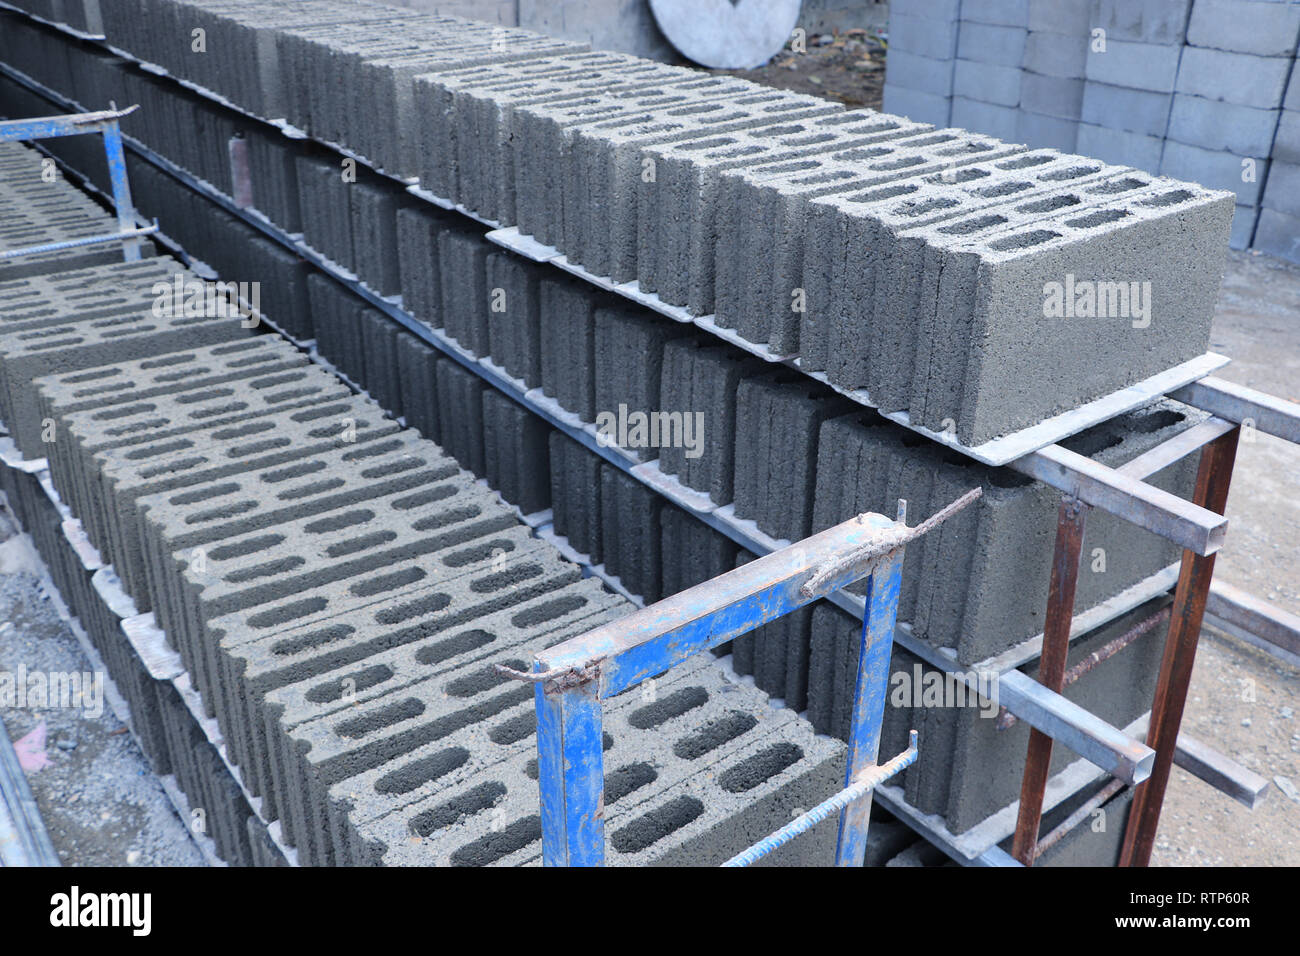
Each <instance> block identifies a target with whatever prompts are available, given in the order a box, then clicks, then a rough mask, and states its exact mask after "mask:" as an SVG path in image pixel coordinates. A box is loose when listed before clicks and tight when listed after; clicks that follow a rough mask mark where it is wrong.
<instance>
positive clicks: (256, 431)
mask: <svg viewBox="0 0 1300 956" xmlns="http://www.w3.org/2000/svg"><path fill="white" fill-rule="evenodd" d="M275 427H276V425H275V422H268V421H260V422H247V423H245V424H243V425H236V426H234V427H233V428H222V429H219V430H218V431H215V432H213V433H212V437H213V438H214V439H215V440H217V441H229V440H230V439H232V438H246V437H247V436H249V435H260V434H262V433H263V432H268V431H274V430H275Z"/></svg>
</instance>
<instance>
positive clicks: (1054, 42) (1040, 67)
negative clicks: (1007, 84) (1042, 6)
mask: <svg viewBox="0 0 1300 956" xmlns="http://www.w3.org/2000/svg"><path fill="white" fill-rule="evenodd" d="M1087 62H1088V39H1087V33H1086V32H1080V33H1051V32H1048V31H1046V30H1031V31H1030V33H1029V36H1028V37H1027V39H1026V40H1025V56H1024V59H1023V60H1022V61H1021V64H1020V65H1021V66H1023V67H1024V68H1025V69H1026V70H1029V71H1030V72H1033V73H1038V74H1040V75H1042V76H1061V77H1074V78H1078V77H1082V76H1083V75H1084V71H1085V69H1086V67H1087Z"/></svg>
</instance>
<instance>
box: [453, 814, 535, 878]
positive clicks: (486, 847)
mask: <svg viewBox="0 0 1300 956" xmlns="http://www.w3.org/2000/svg"><path fill="white" fill-rule="evenodd" d="M541 838H542V818H541V817H539V816H537V815H536V814H533V815H532V816H528V817H523V818H522V819H519V820H516V821H514V822H513V823H510V824H508V825H506V826H505V827H503V828H502V829H501V830H499V831H497V832H495V833H489V834H488V835H487V836H483V837H479V838H478V839H477V840H475V841H474V842H473V843H467V844H465V845H464V846H463V847H461V848H459V849H458V850H456V852H454V853H453V854H452V855H451V862H452V865H453V866H491V865H492V864H493V863H495V862H497V861H498V860H500V859H501V858H502V857H507V856H509V855H510V854H511V853H517V852H519V851H520V850H522V849H523V848H524V847H526V846H528V845H529V844H532V843H536V842H537V841H538V840H540V839H541Z"/></svg>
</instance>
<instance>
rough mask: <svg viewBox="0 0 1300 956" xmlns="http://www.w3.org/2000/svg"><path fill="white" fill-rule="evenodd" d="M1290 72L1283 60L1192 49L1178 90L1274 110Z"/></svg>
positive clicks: (1181, 69) (1186, 53)
mask: <svg viewBox="0 0 1300 956" xmlns="http://www.w3.org/2000/svg"><path fill="white" fill-rule="evenodd" d="M1089 62H1091V61H1089ZM1290 72H1291V63H1290V61H1288V60H1287V59H1285V58H1283V57H1262V56H1252V55H1250V54H1249V53H1225V52H1224V51H1222V50H1207V49H1203V48H1201V47H1190V46H1189V47H1187V48H1186V49H1185V50H1184V51H1183V59H1182V63H1181V65H1180V66H1179V68H1178V85H1177V90H1178V92H1179V93H1190V94H1192V95H1193V96H1202V97H1205V98H1206V99H1210V100H1222V101H1224V102H1225V103H1236V104H1237V105H1239V106H1253V107H1255V108H1257V109H1263V110H1274V109H1277V108H1278V107H1279V106H1281V105H1282V98H1283V95H1284V94H1285V92H1286V86H1287V78H1288V76H1289V75H1290Z"/></svg>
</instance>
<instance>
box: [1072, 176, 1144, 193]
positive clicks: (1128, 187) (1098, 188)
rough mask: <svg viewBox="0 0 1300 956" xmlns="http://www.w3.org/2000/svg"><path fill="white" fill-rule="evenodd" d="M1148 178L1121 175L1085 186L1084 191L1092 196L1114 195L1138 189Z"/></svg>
mask: <svg viewBox="0 0 1300 956" xmlns="http://www.w3.org/2000/svg"><path fill="white" fill-rule="evenodd" d="M1149 183H1150V180H1147V179H1137V178H1135V177H1133V176H1123V177H1121V178H1119V179H1110V180H1107V181H1106V182H1104V183H1097V184H1095V185H1092V186H1087V187H1085V189H1084V192H1087V193H1091V194H1092V195H1094V196H1114V195H1115V194H1116V193H1126V192H1131V191H1132V190H1134V189H1140V188H1141V187H1143V186H1146V185H1149Z"/></svg>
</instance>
